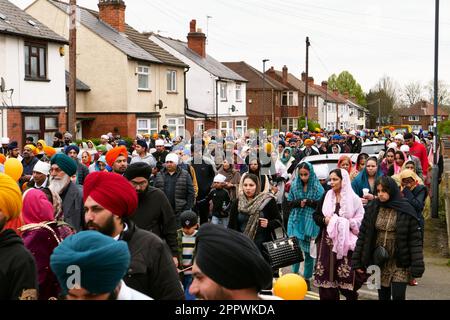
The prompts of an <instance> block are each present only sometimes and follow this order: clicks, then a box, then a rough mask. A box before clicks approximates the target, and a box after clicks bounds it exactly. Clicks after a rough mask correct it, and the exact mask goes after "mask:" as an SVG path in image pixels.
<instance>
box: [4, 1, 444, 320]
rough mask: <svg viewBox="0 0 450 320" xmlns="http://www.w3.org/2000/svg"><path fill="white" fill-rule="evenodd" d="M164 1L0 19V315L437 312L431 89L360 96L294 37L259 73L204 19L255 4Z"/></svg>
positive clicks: (13, 13) (438, 182) (439, 121)
mask: <svg viewBox="0 0 450 320" xmlns="http://www.w3.org/2000/svg"><path fill="white" fill-rule="evenodd" d="M173 2H174V4H165V3H163V2H162V1H153V0H148V1H147V0H145V1H129V0H95V1H94V0H91V1H82V0H78V3H77V1H74V0H70V1H69V0H67V1H58V0H33V1H31V0H15V1H14V0H0V77H1V87H0V89H1V92H0V103H1V105H0V115H1V118H0V140H1V141H0V142H1V146H0V300H176V301H185V300H237V301H239V300H241V301H242V300H271V301H273V302H274V303H279V302H278V301H280V300H321V301H322V300H334V301H336V300H352V301H354V300H422V299H443V300H445V299H450V296H449V292H450V291H449V290H448V288H449V287H448V286H449V285H450V272H449V271H450V269H449V266H450V260H449V258H450V255H449V253H450V252H449V250H448V244H449V243H450V240H449V241H448V242H446V241H447V237H448V234H447V230H450V228H449V227H448V225H449V223H450V221H448V219H449V215H448V213H447V212H446V209H445V206H446V204H447V202H448V205H450V199H447V197H448V193H447V192H448V191H445V190H447V189H446V188H448V185H447V184H448V183H449V182H448V181H447V180H448V176H447V173H446V172H447V171H450V168H449V169H447V166H446V164H447V154H450V152H449V150H450V147H449V141H450V138H448V137H450V120H449V119H448V116H449V112H450V88H449V89H448V91H446V90H447V89H446V87H445V86H444V85H443V86H441V87H440V89H439V90H440V91H439V94H441V92H442V95H441V96H440V98H439V99H438V98H437V97H436V95H437V92H438V90H437V86H438V84H437V82H436V81H435V82H434V83H433V82H431V84H432V85H431V87H430V88H431V89H434V91H433V90H431V91H430V94H431V96H428V95H427V93H426V89H425V85H421V86H422V87H421V91H420V92H418V93H417V96H415V97H412V96H411V91H407V89H408V88H409V89H411V88H410V87H408V86H405V88H404V90H403V89H400V87H398V90H397V91H398V92H400V91H401V92H402V93H403V92H409V93H410V94H409V95H407V94H398V95H397V96H395V90H391V89H392V87H393V85H394V84H395V83H394V82H393V81H392V78H390V77H388V76H383V78H382V79H381V80H379V82H378V84H377V85H376V86H375V87H373V88H372V89H370V91H369V90H367V91H366V92H364V91H363V90H362V88H361V86H360V84H358V83H357V82H356V80H355V79H356V76H354V75H358V76H360V74H358V73H357V72H356V70H355V73H354V75H352V74H350V72H348V71H343V72H341V73H339V72H338V73H337V74H332V75H331V72H328V70H327V68H326V66H323V64H324V63H323V61H322V59H320V56H319V55H321V54H322V51H321V46H323V45H325V44H326V42H323V43H322V42H319V39H320V35H321V34H320V33H318V35H317V36H316V37H317V38H315V36H314V35H315V33H314V30H313V29H314V27H312V29H311V30H307V32H308V33H305V31H302V33H301V34H303V33H305V35H308V36H307V37H306V41H305V42H303V41H297V42H299V43H301V46H297V45H296V47H295V48H296V50H298V52H297V53H295V55H296V57H295V59H293V60H286V62H285V63H283V60H282V59H279V58H276V57H275V55H276V51H275V52H273V58H272V57H271V56H270V55H269V54H268V53H267V54H265V55H264V56H263V57H264V58H265V57H267V59H262V64H261V66H259V64H260V63H261V59H259V58H258V57H261V56H262V54H259V53H254V55H256V57H257V58H256V60H255V59H253V58H252V56H251V55H250V53H249V54H248V56H246V53H245V51H251V50H252V49H251V46H249V47H248V48H247V47H246V46H245V44H244V43H242V47H241V49H240V50H239V51H240V52H237V50H238V47H240V46H241V42H242V41H243V40H240V39H237V42H235V43H234V45H235V46H234V47H233V48H232V50H231V51H227V52H223V53H220V51H219V50H220V48H221V47H222V46H221V45H220V42H219V44H215V42H216V41H218V38H219V39H220V38H222V41H224V43H223V45H225V44H226V45H227V46H231V45H232V44H231V43H229V41H231V40H230V38H226V37H224V34H226V32H227V30H225V29H223V30H217V29H220V27H219V26H220V23H221V22H220V21H221V20H220V19H221V18H220V16H219V14H220V13H219V12H215V11H213V10H214V8H215V10H218V11H221V10H222V11H227V10H231V11H233V12H235V11H236V10H238V9H239V8H240V9H241V10H242V11H244V13H245V12H247V11H246V10H247V8H252V7H254V6H255V5H256V6H259V4H257V2H253V1H251V0H243V1H242V3H241V2H237V1H229V3H225V2H223V1H221V0H220V1H217V3H215V4H214V5H213V4H211V3H212V2H216V1H209V2H208V5H206V2H205V6H207V7H206V8H205V10H210V11H209V12H210V13H211V14H212V16H209V15H208V16H206V20H205V18H204V17H203V16H205V15H204V14H203V12H204V11H203V9H201V8H198V7H196V6H197V4H191V6H194V7H196V8H192V9H191V8H188V7H186V8H185V9H186V11H185V12H184V13H183V12H182V10H181V9H180V8H182V7H181V6H183V5H184V4H180V3H181V1H178V0H177V1H173ZM178 2H180V3H178ZM201 2H204V1H201ZM210 2H211V3H210ZM281 2H284V1H281ZM351 2H353V1H351ZM414 2H420V1H414ZM276 3H278V2H275V1H271V0H268V1H267V2H261V8H259V9H256V8H254V10H256V11H255V12H258V14H261V15H264V14H268V13H269V12H270V11H271V10H272V11H273V12H274V16H275V17H274V21H276V17H277V16H281V17H285V18H287V17H288V16H289V19H291V20H295V19H294V16H296V14H298V15H299V16H300V15H302V14H304V13H305V12H310V14H311V15H313V16H314V12H316V11H317V10H318V11H321V12H322V11H323V12H325V13H328V14H329V15H330V17H331V16H333V15H335V16H336V17H338V16H340V15H344V16H345V15H348V14H350V13H349V12H351V11H352V10H354V11H353V12H356V11H357V8H356V7H355V8H352V7H348V8H347V7H343V6H339V10H338V8H337V6H334V7H333V4H334V2H330V1H326V0H324V1H318V2H317V4H316V2H314V4H315V5H313V4H312V3H310V2H305V3H304V7H303V6H302V4H301V3H297V2H295V1H288V0H286V7H285V8H284V9H283V10H282V9H281V7H276ZM250 4H252V6H250ZM247 5H248V6H249V7H247ZM415 5H417V8H419V7H420V5H419V4H418V3H416V4H415ZM437 5H439V1H437ZM374 6H375V4H374ZM443 6H445V4H443ZM412 7H414V5H411V8H412ZM395 8H397V7H395ZM159 9H160V10H161V11H159ZM269 9H270V10H269ZM328 9H329V10H328ZM289 10H291V12H287V11H289ZM304 10H306V11H304ZM308 10H311V11H308ZM315 10H316V11H315ZM411 10H412V9H411ZM433 10H434V7H433ZM144 11H147V12H146V13H145V14H144ZM192 12H198V15H199V18H197V19H192V18H191V13H192ZM213 12H214V13H213ZM367 12H369V11H367ZM244 13H239V14H242V17H244V16H249V19H250V13H249V12H247V13H245V15H244ZM125 14H126V16H125ZM236 14H237V13H236ZM383 14H384V13H380V15H381V18H380V19H384V18H383V17H384V16H383ZM390 14H391V15H394V14H400V13H397V12H395V11H394V12H391V13H390ZM411 14H412V15H414V12H412V13H411ZM433 14H434V11H433ZM153 15H155V16H158V15H164V16H165V20H168V19H169V18H171V19H170V20H173V21H172V22H171V23H172V24H176V23H175V22H174V21H179V24H180V26H179V28H178V29H180V30H181V31H180V33H175V32H174V31H167V30H172V29H170V27H169V26H170V23H168V22H166V23H167V25H163V24H162V22H160V21H164V19H162V20H157V21H158V23H159V24H161V25H160V26H157V25H155V24H154V22H150V21H146V20H150V19H152V16H153ZM367 15H368V16H370V15H371V13H367ZM442 15H444V13H442ZM139 17H141V18H140V19H139ZM252 19H257V18H255V17H254V18H252ZM330 19H331V18H330ZM427 19H429V21H430V23H432V21H433V20H432V19H434V15H430V17H428V18H427ZM443 19H444V21H445V19H447V21H450V18H449V17H448V15H447V17H444V18H443ZM180 20H181V21H182V22H183V23H181V21H180ZM215 21H217V24H218V25H217V26H215V25H214V24H215V23H216V22H215ZM250 21H252V20H250ZM250 21H249V22H247V23H248V24H244V23H245V22H242V26H241V27H242V28H244V26H245V28H247V27H248V28H250V27H249V26H250V25H251V23H250ZM228 23H230V22H228ZM236 23H238V22H236ZM239 23H241V22H239ZM267 23H269V22H267ZM270 23H272V22H270ZM289 23H294V22H292V21H291V22H286V26H288V25H289ZM311 23H312V24H311V26H313V25H314V24H313V22H311ZM330 23H332V22H331V21H330ZM367 23H371V22H367ZM396 23H399V24H401V23H402V20H400V22H396ZM337 25H338V26H341V25H340V24H339V23H338V24H337ZM145 27H147V28H150V27H151V28H155V29H156V28H157V27H158V28H159V27H161V28H163V29H167V30H166V31H161V30H158V32H153V31H152V32H148V31H145V30H148V29H146V28H145ZM253 27H254V26H253ZM261 27H262V26H261ZM135 28H136V29H135ZM208 28H209V30H208ZM362 28H364V26H362ZM138 29H139V30H144V31H138ZM249 30H251V29H249ZM230 32H235V31H234V29H233V30H230ZM252 32H255V35H254V36H256V33H257V30H256V29H255V31H252ZM328 32H330V34H329V35H332V34H333V33H332V32H333V31H330V30H329V31H328ZM380 32H382V31H380ZM186 35H187V36H186ZM234 36H237V34H236V33H235V34H234ZM395 36H396V34H393V37H394V38H395ZM268 37H272V36H271V35H270V36H269V35H268ZM176 38H179V39H176ZM242 39H245V41H247V39H246V38H244V36H243V38H242ZM265 39H266V40H267V42H264V43H261V47H260V49H261V50H262V52H264V51H266V50H268V49H267V46H268V44H269V42H270V39H269V38H265ZM266 40H264V41H266ZM297 40H298V39H297ZM248 41H250V40H248ZM315 41H317V42H315ZM329 41H331V40H329ZM431 42H433V38H431V39H430V48H429V49H428V50H429V51H430V50H431V52H432V43H431ZM274 44H275V43H274ZM316 44H317V46H316ZM215 45H217V46H218V47H214V46H215ZM254 45H255V46H257V42H255V43H254ZM223 47H225V46H223ZM447 47H448V43H447ZM213 48H216V49H215V50H213ZM217 48H219V49H217ZM278 49H279V50H281V47H279V48H278ZM255 50H256V52H258V50H259V49H256V48H255ZM261 50H259V51H261ZM305 50H306V51H305ZM393 50H394V49H393ZM442 51H444V49H443V50H442ZM299 52H300V54H301V53H302V52H303V54H305V53H306V60H305V58H304V57H299ZM309 54H311V56H309ZM212 55H214V56H217V57H216V58H213V56H212ZM287 55H288V54H286V56H287ZM291 55H292V54H291ZM430 56H431V55H430ZM448 56H449V55H447V57H448ZM283 57H284V53H283ZM269 58H270V59H269ZM243 59H248V60H249V61H250V62H246V61H243ZM283 59H284V58H283ZM336 59H337V58H336ZM355 59H356V58H355ZM399 59H400V58H399ZM442 59H446V58H445V57H444V58H442ZM350 60H351V59H350ZM350 60H348V59H347V60H346V61H345V62H344V63H341V62H338V60H335V63H336V64H341V65H343V67H342V69H343V70H346V69H350V68H354V69H357V68H358V67H359V66H360V65H358V67H356V64H355V66H353V65H352V61H350ZM219 61H235V62H219ZM328 61H329V63H330V64H331V63H332V61H330V59H328ZM272 62H273V66H272ZM305 62H306V64H305ZM288 63H289V64H290V65H292V67H291V68H290V69H288V67H287V64H288ZM333 63H334V62H333ZM355 63H356V62H355ZM386 63H388V62H386ZM443 63H447V65H448V61H447V62H446V61H444V62H443ZM316 64H318V65H319V66H320V68H322V69H324V70H321V71H320V72H319V71H318V70H319V69H318V68H319V67H318V66H316ZM346 64H347V66H346ZM430 65H431V64H430ZM266 66H267V68H266ZM277 66H278V67H277ZM361 67H363V68H364V66H363V65H361ZM368 68H370V71H369V69H368V72H372V73H374V72H375V70H374V69H372V66H368ZM378 68H381V69H382V68H383V66H382V65H381V64H380V65H379V66H378ZM386 68H387V67H386ZM389 68H392V67H391V64H389ZM260 69H261V71H260ZM428 69H431V71H430V72H429V74H430V76H429V77H430V78H431V76H432V75H433V72H432V71H433V69H432V66H431V67H430V66H428ZM400 71H401V69H399V72H400ZM421 71H422V70H421ZM428 71H429V70H428ZM428 71H427V72H428ZM435 71H436V72H437V69H435ZM377 72H380V71H377ZM391 72H392V73H394V72H395V70H394V69H392V70H391ZM445 72H446V71H443V72H442V74H443V76H442V79H444V78H445V76H450V75H449V74H445ZM421 73H425V72H421ZM361 74H362V73H361ZM313 75H315V76H316V77H317V78H319V77H320V78H322V77H325V78H324V79H325V80H323V81H321V82H317V83H315V80H314V78H313ZM330 75H331V76H330ZM328 76H329V77H328ZM423 76H425V75H423ZM423 76H422V78H423ZM361 78H362V76H361ZM372 79H373V78H372ZM419 79H420V78H419ZM369 80H370V79H369ZM369 80H365V79H362V81H369ZM407 80H408V78H406V76H405V79H402V81H404V82H406V81H407ZM435 80H437V78H436V77H435ZM449 80H450V79H449ZM389 81H391V82H389ZM439 81H440V80H439ZM387 82H389V83H388V84H387ZM365 86H368V84H367V85H366V83H365ZM433 86H434V87H433ZM394 98H395V99H394ZM432 98H434V100H433V99H432ZM447 124H448V126H447ZM447 210H448V209H447ZM446 224H447V230H445V225H446ZM449 239H450V238H449ZM445 261H448V263H447V264H445ZM180 306H181V305H180ZM192 306H193V305H192V304H186V305H183V307H182V309H180V310H177V311H176V312H175V314H176V315H177V314H179V313H178V312H180V314H184V315H186V314H187V315H189V312H191V311H189V310H188V311H186V309H185V308H190V307H192ZM202 306H205V305H202ZM237 306H238V305H234V308H236V307H237ZM259 307H260V308H262V307H264V310H265V311H264V312H265V313H266V314H270V313H271V312H272V313H273V312H274V311H273V310H272V306H271V305H270V304H263V305H260V306H259ZM224 308H226V306H225V307H224ZM192 310H196V309H192ZM198 310H202V309H201V307H199V309H198ZM230 310H231V311H232V306H230ZM230 310H229V311H230ZM249 310H250V309H249ZM217 311H219V310H217ZM250 311H251V310H250ZM250 311H249V312H250ZM187 312H188V313H187ZM199 312H203V311H199ZM208 312H209V313H211V312H213V311H212V310H209V309H208V308H206V307H205V310H204V314H203V316H204V317H206V316H207V314H208ZM214 312H216V310H214ZM234 312H236V310H234ZM254 312H256V311H254ZM260 312H261V311H260Z"/></svg>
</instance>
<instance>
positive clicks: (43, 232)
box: [20, 189, 74, 300]
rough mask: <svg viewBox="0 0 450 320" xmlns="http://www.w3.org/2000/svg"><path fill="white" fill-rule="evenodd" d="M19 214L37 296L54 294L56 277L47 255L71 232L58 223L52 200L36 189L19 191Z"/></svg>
mask: <svg viewBox="0 0 450 320" xmlns="http://www.w3.org/2000/svg"><path fill="white" fill-rule="evenodd" d="M22 218H23V221H24V223H25V225H24V226H22V227H21V228H20V230H21V231H22V232H23V234H22V238H23V241H24V244H25V247H26V248H27V249H28V250H30V252H31V253H32V254H33V256H34V259H35V261H36V266H37V271H38V282H39V299H40V300H48V299H49V298H52V297H55V298H56V297H58V295H59V293H60V288H59V285H58V281H57V279H56V277H55V275H54V274H53V272H52V271H51V270H50V255H51V254H52V253H53V250H54V249H55V248H56V247H57V246H58V245H59V243H60V242H61V241H62V240H63V239H64V238H66V237H68V236H69V235H72V234H73V233H74V232H73V230H72V229H70V228H69V227H68V226H61V225H58V223H57V221H56V220H55V216H54V208H53V205H52V203H50V201H48V199H47V196H46V195H45V194H44V192H42V191H41V190H38V189H29V190H27V191H26V192H25V193H24V195H23V208H22Z"/></svg>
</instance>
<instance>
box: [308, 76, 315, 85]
mask: <svg viewBox="0 0 450 320" xmlns="http://www.w3.org/2000/svg"><path fill="white" fill-rule="evenodd" d="M308 84H309V85H313V84H314V78H313V77H308Z"/></svg>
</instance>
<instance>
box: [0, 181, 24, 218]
mask: <svg viewBox="0 0 450 320" xmlns="http://www.w3.org/2000/svg"><path fill="white" fill-rule="evenodd" d="M21 209H22V192H20V189H19V186H18V185H17V183H16V182H15V181H14V180H13V178H11V177H10V176H8V175H6V174H4V173H0V211H2V213H3V215H4V216H5V217H6V221H9V220H12V219H14V218H16V217H18V216H19V214H20V210H21Z"/></svg>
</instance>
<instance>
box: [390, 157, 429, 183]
mask: <svg viewBox="0 0 450 320" xmlns="http://www.w3.org/2000/svg"><path fill="white" fill-rule="evenodd" d="M405 164H406V162H405ZM405 164H403V168H402V171H400V173H398V174H396V175H393V176H392V179H394V180H395V182H397V185H398V186H401V184H402V180H403V179H407V178H413V179H414V181H416V183H417V184H421V185H423V180H422V179H421V178H420V177H419V176H418V175H417V173H415V172H414V171H412V170H411V169H405Z"/></svg>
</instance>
